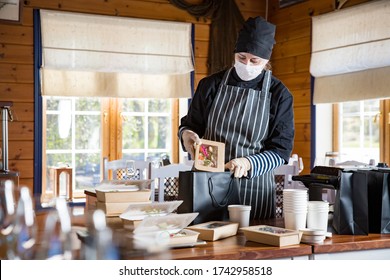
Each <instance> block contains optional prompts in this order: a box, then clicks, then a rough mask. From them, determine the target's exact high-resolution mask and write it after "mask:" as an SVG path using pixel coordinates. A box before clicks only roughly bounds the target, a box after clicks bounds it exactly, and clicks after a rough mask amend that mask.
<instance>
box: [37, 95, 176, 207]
mask: <svg viewBox="0 0 390 280" xmlns="http://www.w3.org/2000/svg"><path fill="white" fill-rule="evenodd" d="M100 102H101V103H100V104H101V109H100V117H101V135H100V137H101V146H100V153H101V158H100V166H103V159H104V158H108V159H109V160H116V159H120V158H122V156H123V151H122V137H123V134H122V110H121V103H122V99H121V98H100ZM72 104H74V103H72ZM45 108H46V100H45V98H42V110H41V115H42V128H43V129H42V136H41V138H40V139H42V140H41V143H42V146H41V147H42V148H41V149H42V169H41V176H42V184H41V190H42V191H41V192H40V193H39V194H40V195H41V201H42V202H47V201H48V200H50V199H52V198H53V194H54V193H53V192H47V190H46V183H47V178H46V172H47V159H46V129H45V128H46V120H47V117H46V116H47V114H46V110H45ZM178 112H179V100H178V99H172V100H171V112H170V116H171V126H172V127H171V128H172V129H171V139H172V141H171V151H172V152H171V154H172V158H171V161H172V162H175V163H177V162H179V160H178V154H179V143H178V137H177V133H178V122H179V114H178ZM167 114H169V113H167ZM137 115H138V113H137ZM141 115H142V113H141ZM73 116H74V114H73V112H72V123H73V124H74V122H75V120H74V118H73ZM148 116H149V115H148V114H146V117H148ZM73 131H74V126H73ZM72 148H73V147H72ZM74 153H75V152H74V150H73V151H72V158H73V155H74ZM75 171H76V169H75V168H73V170H72V172H73V176H72V177H73V179H72V181H73V182H72V188H73V197H72V200H74V199H80V198H85V194H84V191H83V190H76V189H75V180H76V175H75ZM100 178H101V179H102V178H103V169H102V168H100Z"/></svg>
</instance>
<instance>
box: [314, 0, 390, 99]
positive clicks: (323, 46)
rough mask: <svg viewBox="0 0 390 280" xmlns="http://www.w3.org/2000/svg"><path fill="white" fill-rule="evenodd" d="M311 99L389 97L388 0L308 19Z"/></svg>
mask: <svg viewBox="0 0 390 280" xmlns="http://www.w3.org/2000/svg"><path fill="white" fill-rule="evenodd" d="M310 73H311V74H312V75H313V76H314V77H315V81H314V100H313V102H314V104H319V103H337V102H345V101H358V100H365V99H376V98H389V97H390V78H389V77H390V1H388V0H384V1H373V2H369V3H366V4H362V5H358V6H354V7H351V8H346V9H342V10H337V11H335V12H332V13H328V14H324V15H320V16H315V17H313V18H312V56H311V61H310Z"/></svg>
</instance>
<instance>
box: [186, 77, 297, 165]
mask: <svg viewBox="0 0 390 280" xmlns="http://www.w3.org/2000/svg"><path fill="white" fill-rule="evenodd" d="M225 71H227V70H223V71H221V72H218V73H215V74H213V75H210V76H208V77H205V78H203V79H202V80H201V81H200V82H199V85H198V87H197V89H196V92H195V94H194V96H193V98H192V101H191V104H190V107H189V110H188V113H187V115H186V116H184V117H183V118H182V119H181V123H180V127H179V133H180V134H181V132H182V131H183V130H184V129H185V128H187V129H191V130H192V131H194V132H196V133H197V134H198V135H199V137H203V135H204V133H205V130H206V125H207V120H208V116H209V113H210V109H211V106H212V104H213V101H214V99H215V97H216V94H217V91H218V88H219V85H220V84H221V82H222V79H223V76H224V74H225ZM264 73H265V71H263V72H262V74H261V75H259V76H258V77H257V78H255V79H253V80H251V81H243V80H241V79H240V78H239V77H238V75H237V73H236V71H235V70H234V69H233V71H231V74H230V76H229V78H228V81H227V84H228V85H231V86H238V87H242V88H251V89H255V90H261V88H262V83H263V79H264V76H265V75H264ZM270 93H271V104H270V106H271V107H270V116H269V125H268V137H267V138H266V140H265V141H264V147H263V149H262V152H264V151H272V152H275V153H276V154H278V155H279V156H280V157H281V158H282V159H284V161H285V163H287V162H288V160H289V158H290V155H291V152H292V148H293V143H294V111H293V96H292V95H291V93H290V91H289V90H288V89H287V87H286V86H285V85H284V84H283V83H282V82H281V81H280V80H278V79H277V78H276V77H274V76H272V78H271V86H270Z"/></svg>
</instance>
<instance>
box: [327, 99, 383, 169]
mask: <svg viewBox="0 0 390 280" xmlns="http://www.w3.org/2000/svg"><path fill="white" fill-rule="evenodd" d="M357 102H358V101H357ZM339 106H340V104H339V103H337V104H333V105H332V109H333V122H332V123H333V138H332V141H333V143H332V146H333V151H339V149H340V143H339V138H340V134H339V131H340V130H339V129H340V122H341V121H342V120H341V119H340V118H341V114H340V110H339ZM379 110H380V112H379V117H378V121H379V161H380V162H387V163H389V162H390V148H389V147H390V99H385V100H380V101H379Z"/></svg>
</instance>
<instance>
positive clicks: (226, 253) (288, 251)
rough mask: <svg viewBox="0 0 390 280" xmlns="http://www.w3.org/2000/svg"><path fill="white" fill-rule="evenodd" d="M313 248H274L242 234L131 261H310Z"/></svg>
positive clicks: (297, 246) (304, 245) (308, 246)
mask: <svg viewBox="0 0 390 280" xmlns="http://www.w3.org/2000/svg"><path fill="white" fill-rule="evenodd" d="M311 253H312V247H311V246H310V245H307V244H300V245H294V246H286V247H274V246H269V245H265V244H260V243H256V242H251V241H247V240H246V238H245V236H244V235H243V234H242V233H238V235H236V236H232V237H228V238H225V239H222V240H218V241H213V242H211V241H207V243H206V244H205V245H198V246H194V247H191V248H175V249H170V250H169V251H167V252H165V253H164V254H161V256H159V255H149V256H134V257H130V259H154V258H160V257H162V258H164V259H174V260H259V259H294V258H295V259H296V258H300V257H303V259H306V260H308V259H309V255H311Z"/></svg>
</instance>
